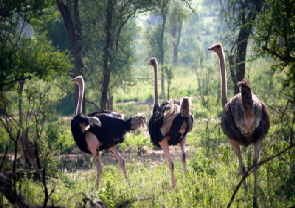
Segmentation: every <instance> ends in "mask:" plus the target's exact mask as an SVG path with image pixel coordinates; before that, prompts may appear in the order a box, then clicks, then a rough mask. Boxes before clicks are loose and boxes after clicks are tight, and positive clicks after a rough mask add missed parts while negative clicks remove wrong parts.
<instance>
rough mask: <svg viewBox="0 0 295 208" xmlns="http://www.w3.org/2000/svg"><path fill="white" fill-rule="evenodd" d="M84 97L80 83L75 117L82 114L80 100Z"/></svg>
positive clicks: (82, 86)
mask: <svg viewBox="0 0 295 208" xmlns="http://www.w3.org/2000/svg"><path fill="white" fill-rule="evenodd" d="M83 95H84V82H83V81H82V83H81V84H79V98H78V103H77V108H76V115H78V114H80V113H82V100H83Z"/></svg>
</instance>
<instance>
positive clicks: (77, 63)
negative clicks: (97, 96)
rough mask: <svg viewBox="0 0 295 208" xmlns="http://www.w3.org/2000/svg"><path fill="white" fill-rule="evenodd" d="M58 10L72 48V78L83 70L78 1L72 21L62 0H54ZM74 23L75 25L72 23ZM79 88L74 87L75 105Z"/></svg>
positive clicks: (76, 0)
mask: <svg viewBox="0 0 295 208" xmlns="http://www.w3.org/2000/svg"><path fill="white" fill-rule="evenodd" d="M56 3H57V6H58V9H59V11H60V13H61V15H62V18H63V20H64V24H65V27H66V29H67V33H68V37H69V39H70V42H71V46H72V48H73V55H74V77H76V76H78V75H81V71H82V68H83V62H82V23H81V20H80V14H79V7H78V3H79V1H78V0H74V20H73V19H72V15H71V10H70V8H69V6H68V5H65V4H64V3H63V2H62V0H56ZM73 22H75V25H74V23H73ZM78 98H79V87H78V85H75V105H77V103H78ZM82 112H83V113H85V99H83V104H82Z"/></svg>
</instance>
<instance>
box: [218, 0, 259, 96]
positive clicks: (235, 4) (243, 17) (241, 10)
mask: <svg viewBox="0 0 295 208" xmlns="http://www.w3.org/2000/svg"><path fill="white" fill-rule="evenodd" d="M220 2H221V4H222V13H223V18H224V20H225V22H226V25H227V28H228V29H227V31H230V33H231V34H230V36H231V37H230V38H229V39H230V40H231V41H229V44H231V45H232V46H231V50H230V51H231V52H230V54H229V62H230V66H231V67H230V68H229V69H230V73H231V79H232V81H233V84H234V86H236V83H237V82H239V81H241V80H242V79H243V78H244V77H245V65H246V57H247V47H248V42H249V38H250V36H251V33H252V31H253V23H254V21H255V19H256V16H257V14H258V13H260V12H261V9H262V5H263V2H264V0H250V1H244V0H238V1H236V0H231V1H220ZM232 31H233V32H232ZM238 90H239V89H238V87H235V89H234V92H235V94H236V93H237V92H238Z"/></svg>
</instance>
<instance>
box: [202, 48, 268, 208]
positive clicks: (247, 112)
mask: <svg viewBox="0 0 295 208" xmlns="http://www.w3.org/2000/svg"><path fill="white" fill-rule="evenodd" d="M208 50H210V51H213V52H215V53H216V54H217V56H218V58H219V61H220V72H221V80H222V107H223V113H222V117H221V128H222V130H223V132H224V134H225V135H226V136H227V137H228V138H229V143H230V144H231V146H232V148H233V150H234V152H235V154H236V156H237V158H238V160H239V172H240V174H241V175H242V176H244V174H245V166H244V163H243V160H242V154H241V150H240V145H241V146H244V147H248V146H249V145H250V144H253V146H254V159H253V164H254V165H255V164H257V161H258V158H259V151H260V148H261V144H262V141H263V140H264V138H265V135H266V134H267V132H268V130H269V128H270V117H269V113H268V111H267V107H266V105H265V104H263V103H262V102H261V101H260V100H259V99H258V98H257V96H256V95H255V94H253V92H252V91H251V88H250V86H249V81H248V80H242V81H240V82H238V83H237V85H238V86H239V93H238V94H236V95H235V96H234V97H233V98H232V99H231V100H230V101H229V102H227V89H226V67H225V58H224V53H223V49H222V45H221V44H220V43H217V44H214V45H212V46H211V47H209V48H208ZM245 189H247V188H246V184H245ZM256 197H257V169H256V168H255V170H254V197H253V207H258V204H257V198H256Z"/></svg>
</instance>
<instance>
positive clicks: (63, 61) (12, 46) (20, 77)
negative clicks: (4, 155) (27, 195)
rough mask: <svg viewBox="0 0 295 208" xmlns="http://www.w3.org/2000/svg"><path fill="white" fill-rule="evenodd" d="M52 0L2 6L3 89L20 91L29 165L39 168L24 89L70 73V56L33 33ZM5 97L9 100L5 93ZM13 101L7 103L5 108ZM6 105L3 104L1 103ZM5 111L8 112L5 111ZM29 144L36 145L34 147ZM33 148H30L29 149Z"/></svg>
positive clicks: (0, 62) (0, 75)
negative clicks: (26, 119)
mask: <svg viewBox="0 0 295 208" xmlns="http://www.w3.org/2000/svg"><path fill="white" fill-rule="evenodd" d="M52 3H53V2H52V1H49V0H47V1H46V0H42V1H21V2H20V1H3V2H2V5H1V6H2V7H1V8H0V10H1V13H0V19H1V21H0V36H1V38H0V53H1V55H0V68H1V72H0V90H1V91H3V92H5V91H8V90H11V91H12V90H16V91H17V92H18V110H19V120H18V123H19V124H18V125H19V132H18V133H17V134H18V136H17V137H18V138H20V143H21V144H22V145H21V150H22V153H23V154H22V156H23V158H24V161H25V163H26V164H25V165H26V166H27V167H29V168H31V167H32V166H33V167H35V168H38V165H37V164H36V162H35V159H36V157H34V158H32V157H30V155H31V154H32V155H34V153H35V152H36V147H34V145H33V144H32V143H31V142H30V140H29V138H28V134H27V133H26V132H27V131H26V130H25V128H24V123H25V122H24V119H23V89H24V85H25V82H26V80H28V79H32V78H34V77H35V78H39V79H44V80H50V79H51V78H52V77H53V76H54V75H59V76H60V75H64V74H67V73H68V71H69V69H70V66H71V65H70V63H69V62H70V58H69V56H68V55H67V54H66V53H62V52H59V51H56V50H55V48H54V47H52V46H51V44H50V42H48V41H47V40H46V39H45V38H44V36H37V35H36V36H33V34H34V31H33V30H32V26H34V25H35V24H38V22H39V21H41V20H42V19H43V18H44V17H45V16H46V15H48V14H50V12H51V11H52V10H51V6H52ZM2 99H3V100H8V99H7V98H6V96H5V94H4V93H2ZM7 103H9V102H3V104H4V106H3V108H4V109H7V108H6V104H7ZM1 108H2V106H1ZM3 114H7V112H6V111H4V113H3ZM28 145H29V146H32V149H30V148H29V147H28ZM28 149H30V150H32V151H26V150H28Z"/></svg>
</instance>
